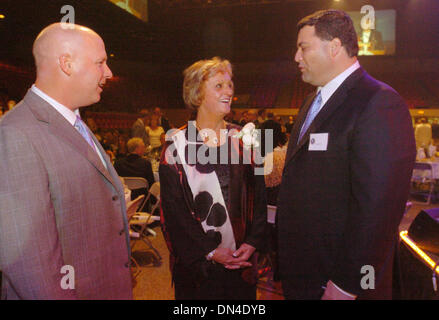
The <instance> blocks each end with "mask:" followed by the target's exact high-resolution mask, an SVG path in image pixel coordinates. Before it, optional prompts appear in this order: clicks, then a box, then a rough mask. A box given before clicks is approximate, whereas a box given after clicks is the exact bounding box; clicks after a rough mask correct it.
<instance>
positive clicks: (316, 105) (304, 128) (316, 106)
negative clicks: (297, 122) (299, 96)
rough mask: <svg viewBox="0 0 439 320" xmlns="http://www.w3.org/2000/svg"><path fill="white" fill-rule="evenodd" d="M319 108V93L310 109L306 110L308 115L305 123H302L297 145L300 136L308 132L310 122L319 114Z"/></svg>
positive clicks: (320, 103) (320, 100)
mask: <svg viewBox="0 0 439 320" xmlns="http://www.w3.org/2000/svg"><path fill="white" fill-rule="evenodd" d="M321 106H322V94H321V92H320V91H319V93H318V94H317V95H316V97H315V98H314V101H313V102H312V105H311V108H309V110H308V114H307V115H306V119H305V122H304V123H303V126H302V129H301V130H300V134H299V140H297V143H299V141H300V140H301V139H302V136H303V135H304V134H305V132H306V131H307V130H308V128H309V126H310V125H311V123H312V121H313V120H314V118H315V117H316V116H317V114H318V113H319V111H320V108H321Z"/></svg>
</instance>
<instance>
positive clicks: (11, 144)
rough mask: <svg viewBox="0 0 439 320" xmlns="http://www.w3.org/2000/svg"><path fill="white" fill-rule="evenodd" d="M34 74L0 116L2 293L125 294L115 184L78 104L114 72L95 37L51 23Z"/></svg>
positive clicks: (94, 95) (126, 268) (122, 219)
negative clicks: (12, 105)
mask: <svg viewBox="0 0 439 320" xmlns="http://www.w3.org/2000/svg"><path fill="white" fill-rule="evenodd" d="M33 54H34V57H35V64H36V71H37V78H36V81H35V84H34V85H33V86H32V88H31V89H29V91H28V92H27V94H26V96H25V97H24V98H23V100H22V101H21V102H20V103H19V104H18V105H17V106H16V107H15V108H14V109H13V110H11V111H9V112H8V114H7V115H6V116H4V118H2V121H1V122H0V177H1V178H0V269H1V270H2V271H3V279H2V299H8V300H10V299H132V282H131V273H130V258H131V256H130V247H129V233H128V227H127V226H128V222H127V217H126V207H125V199H124V192H123V186H122V183H121V181H120V179H119V177H118V175H117V173H116V171H115V170H114V168H113V166H112V165H111V162H110V160H109V158H108V156H107V155H106V154H105V151H104V149H103V148H102V146H101V145H100V144H99V142H98V140H97V139H96V138H95V137H94V135H93V134H92V133H91V131H90V130H89V129H88V128H87V126H86V125H85V124H84V123H83V122H82V120H81V119H80V114H79V108H81V107H85V106H88V105H90V104H93V103H96V102H98V101H99V100H100V95H101V92H102V89H103V87H104V85H105V82H106V80H107V79H109V78H111V77H112V73H111V70H110V69H109V67H108V66H107V64H106V61H107V54H106V52H105V45H104V42H103V40H102V39H101V37H99V35H97V34H96V33H95V32H94V31H92V30H90V29H89V28H86V27H83V26H77V25H73V24H69V25H67V26H66V25H65V24H60V23H56V24H52V25H50V26H48V27H47V28H45V29H44V30H43V31H42V32H41V33H40V34H39V35H38V37H37V39H36V40H35V42H34V46H33Z"/></svg>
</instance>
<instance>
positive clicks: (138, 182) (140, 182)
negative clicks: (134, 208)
mask: <svg viewBox="0 0 439 320" xmlns="http://www.w3.org/2000/svg"><path fill="white" fill-rule="evenodd" d="M121 178H122V179H123V181H124V183H125V185H126V186H127V188H128V189H130V190H131V191H133V190H138V189H146V190H148V188H149V183H148V180H146V179H145V178H142V177H121ZM147 201H148V199H144V202H143V203H142V206H141V208H143V207H144V206H145V203H146V202H147Z"/></svg>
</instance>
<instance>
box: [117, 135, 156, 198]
mask: <svg viewBox="0 0 439 320" xmlns="http://www.w3.org/2000/svg"><path fill="white" fill-rule="evenodd" d="M127 149H128V156H127V157H125V158H122V159H119V160H116V162H115V163H114V168H115V169H116V171H117V173H118V174H119V176H121V177H141V178H144V179H146V180H147V181H148V184H149V186H150V187H151V186H152V184H153V183H154V174H153V173H152V167H151V162H149V161H148V160H147V159H145V158H143V155H144V154H145V149H146V148H145V143H144V142H143V140H142V139H140V138H131V139H130V140H128V142H127ZM147 193H148V190H142V189H138V190H133V192H132V194H131V199H135V198H137V197H138V196H139V195H141V194H145V195H146V194H147Z"/></svg>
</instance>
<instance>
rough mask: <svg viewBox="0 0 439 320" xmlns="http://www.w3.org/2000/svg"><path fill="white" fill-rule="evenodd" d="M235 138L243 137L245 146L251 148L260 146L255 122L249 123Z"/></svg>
mask: <svg viewBox="0 0 439 320" xmlns="http://www.w3.org/2000/svg"><path fill="white" fill-rule="evenodd" d="M233 137H234V138H238V139H242V143H243V144H244V148H246V149H250V148H251V147H253V148H258V147H259V141H258V131H257V130H256V126H255V124H254V123H253V122H249V123H247V124H246V125H245V126H244V127H243V128H242V130H241V131H239V132H238V133H237V134H236V135H234V136H233Z"/></svg>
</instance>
